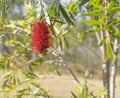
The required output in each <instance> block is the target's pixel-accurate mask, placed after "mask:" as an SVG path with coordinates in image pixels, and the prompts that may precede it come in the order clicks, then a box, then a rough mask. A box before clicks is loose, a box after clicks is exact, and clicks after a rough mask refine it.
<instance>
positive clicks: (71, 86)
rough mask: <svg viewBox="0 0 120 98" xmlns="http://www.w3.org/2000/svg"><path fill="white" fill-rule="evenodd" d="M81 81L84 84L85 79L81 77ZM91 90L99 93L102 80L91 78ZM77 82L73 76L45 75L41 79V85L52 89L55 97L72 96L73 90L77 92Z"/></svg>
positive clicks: (119, 81)
mask: <svg viewBox="0 0 120 98" xmlns="http://www.w3.org/2000/svg"><path fill="white" fill-rule="evenodd" d="M79 80H80V82H81V83H82V84H84V79H83V78H79ZM88 82H89V90H90V91H91V90H93V91H94V92H95V93H96V94H98V91H99V90H98V89H100V88H102V80H96V79H90V80H88ZM77 85H78V84H77V83H76V82H75V81H74V80H73V78H72V77H71V76H65V75H64V76H56V75H47V76H46V75H45V76H44V75H43V76H42V80H41V87H43V88H47V89H49V90H50V94H51V95H52V97H53V98H70V96H71V93H70V92H71V91H74V92H76V93H77V90H76V87H77ZM116 87H117V88H116V97H115V98H120V77H117V83H116Z"/></svg>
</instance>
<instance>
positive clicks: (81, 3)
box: [80, 0, 89, 6]
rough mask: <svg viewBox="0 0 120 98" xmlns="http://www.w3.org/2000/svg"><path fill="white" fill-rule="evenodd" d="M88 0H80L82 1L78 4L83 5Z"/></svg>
mask: <svg viewBox="0 0 120 98" xmlns="http://www.w3.org/2000/svg"><path fill="white" fill-rule="evenodd" d="M88 1H89V0H82V1H81V2H80V6H83V5H84V4H86V3H87V2H88Z"/></svg>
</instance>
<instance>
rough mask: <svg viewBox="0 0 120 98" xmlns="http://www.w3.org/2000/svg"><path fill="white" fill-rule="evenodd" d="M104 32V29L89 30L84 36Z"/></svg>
mask: <svg viewBox="0 0 120 98" xmlns="http://www.w3.org/2000/svg"><path fill="white" fill-rule="evenodd" d="M102 30H105V29H104V28H96V29H93V30H88V31H86V32H83V34H90V33H97V32H100V31H102Z"/></svg>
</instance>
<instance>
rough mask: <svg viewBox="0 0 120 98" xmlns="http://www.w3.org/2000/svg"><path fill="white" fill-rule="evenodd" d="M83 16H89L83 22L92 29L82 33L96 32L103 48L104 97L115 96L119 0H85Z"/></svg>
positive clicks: (119, 30) (119, 32) (82, 4)
mask: <svg viewBox="0 0 120 98" xmlns="http://www.w3.org/2000/svg"><path fill="white" fill-rule="evenodd" d="M80 5H81V6H82V7H83V10H84V13H82V14H81V15H82V16H88V17H89V18H86V20H84V21H83V22H85V23H87V24H89V25H90V26H91V29H90V30H88V31H86V32H83V33H81V35H82V36H83V35H84V34H89V33H95V35H96V37H97V39H98V45H99V46H100V50H101V58H102V63H103V64H102V69H103V85H104V94H105V95H104V98H106V97H107V98H115V77H116V67H117V64H118V63H117V61H118V48H119V37H120V36H119V34H120V29H119V28H117V27H119V25H120V1H119V0H85V1H84V2H83V3H82V2H81V3H80Z"/></svg>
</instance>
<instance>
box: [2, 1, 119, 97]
mask: <svg viewBox="0 0 120 98" xmlns="http://www.w3.org/2000/svg"><path fill="white" fill-rule="evenodd" d="M12 1H14V2H13V5H12V7H13V8H14V3H16V4H18V5H19V4H23V6H24V10H25V13H24V16H23V18H22V20H12V19H13V18H12V19H8V20H7V16H8V15H7V13H9V12H8V10H9V8H8V7H10V6H11V5H10V4H11V2H12ZM119 4H120V2H119V1H118V0H113V1H111V2H110V3H109V7H108V8H107V9H105V7H104V5H103V4H102V1H101V0H81V1H78V0H77V1H75V2H72V1H70V2H69V3H67V4H63V3H62V2H61V1H60V0H53V1H48V0H34V1H33V0H24V1H23V0H20V1H19V2H18V0H9V1H8V0H0V15H1V16H0V39H1V40H0V42H1V43H2V52H1V55H0V69H1V70H2V69H3V71H4V72H5V73H6V74H5V75H4V77H3V81H2V83H3V84H2V88H3V90H1V93H3V94H4V95H3V96H6V97H9V94H10V93H11V92H14V90H16V93H15V95H13V96H16V97H17V98H22V97H23V96H25V97H26V96H29V97H35V98H37V97H38V98H39V96H47V97H50V95H49V94H48V90H46V89H43V88H41V87H40V83H39V75H38V74H37V72H35V71H34V69H35V68H38V66H40V65H41V63H46V60H51V58H50V57H49V56H50V55H51V56H52V57H54V58H55V59H54V60H52V64H56V63H57V65H63V66H66V63H64V60H65V59H64V50H65V49H69V48H70V47H69V44H70V43H69V39H75V40H77V42H79V43H81V42H82V38H83V36H84V35H87V34H98V35H100V34H101V32H109V36H107V35H105V36H104V37H103V38H101V40H100V42H99V43H98V44H99V46H100V47H102V46H104V45H105V46H106V47H105V49H106V52H105V56H106V58H105V59H106V61H109V60H110V61H111V62H115V61H116V60H117V56H116V55H115V52H114V39H118V38H119V37H120V30H119V29H117V28H116V27H117V25H118V24H119V23H120V19H119V17H117V16H118V15H119V11H120V7H119V6H118V5H119ZM8 5H9V6H8ZM105 11H106V12H105ZM9 14H10V13H9ZM107 16H109V17H107ZM82 19H84V20H82ZM4 20H6V21H4ZM41 20H45V21H46V22H47V23H48V24H49V28H50V30H51V32H52V38H53V46H52V47H51V48H50V49H48V50H47V51H46V52H45V53H43V54H36V53H34V52H32V49H31V25H32V23H33V22H35V21H41ZM81 20H82V22H83V23H84V24H86V25H88V26H87V27H88V28H89V30H87V31H86V30H84V31H83V32H79V31H78V32H77V33H73V31H72V29H73V28H74V26H75V24H76V23H77V21H81ZM88 49H89V48H88ZM91 51H92V50H91ZM92 52H93V51H92ZM93 53H95V52H93ZM67 68H68V70H69V67H67ZM70 72H71V70H70ZM19 76H21V77H22V78H21V77H19ZM87 79H88V75H87V76H86V77H85V85H83V86H82V85H80V86H79V89H78V91H79V94H78V95H76V94H75V93H74V92H72V93H71V94H72V98H96V96H94V95H93V93H92V92H90V93H88V90H87ZM23 80H24V81H23ZM26 84H27V85H28V86H27V87H24V88H22V86H23V85H26ZM100 97H101V96H100Z"/></svg>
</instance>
